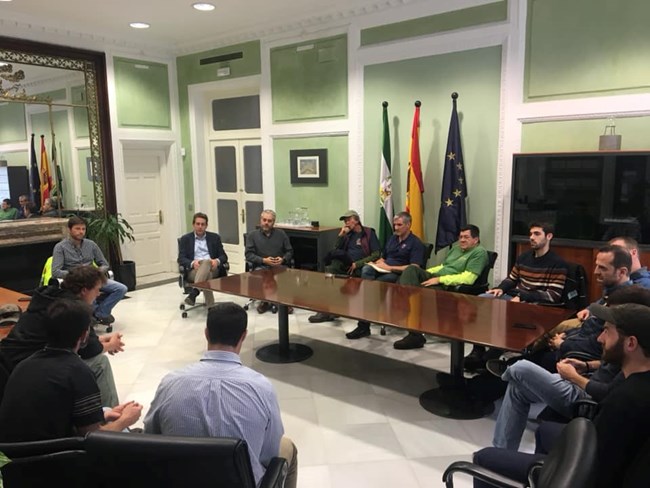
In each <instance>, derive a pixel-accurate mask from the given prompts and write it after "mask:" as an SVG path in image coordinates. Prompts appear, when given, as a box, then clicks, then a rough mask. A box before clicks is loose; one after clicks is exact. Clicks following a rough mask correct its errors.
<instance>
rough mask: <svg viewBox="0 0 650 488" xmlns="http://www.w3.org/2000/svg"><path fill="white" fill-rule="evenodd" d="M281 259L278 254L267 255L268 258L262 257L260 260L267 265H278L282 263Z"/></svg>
mask: <svg viewBox="0 0 650 488" xmlns="http://www.w3.org/2000/svg"><path fill="white" fill-rule="evenodd" d="M282 261H283V259H282V258H281V257H279V256H276V257H273V256H269V257H268V258H262V262H263V263H264V264H266V265H267V266H278V265H280V264H282Z"/></svg>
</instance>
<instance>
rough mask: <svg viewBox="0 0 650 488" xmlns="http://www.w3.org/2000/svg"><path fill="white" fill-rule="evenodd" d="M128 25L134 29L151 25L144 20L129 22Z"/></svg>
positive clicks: (146, 27)
mask: <svg viewBox="0 0 650 488" xmlns="http://www.w3.org/2000/svg"><path fill="white" fill-rule="evenodd" d="M129 25H130V26H131V27H133V28H134V29H148V28H149V27H151V26H150V25H149V24H147V23H146V22H131V23H130V24H129Z"/></svg>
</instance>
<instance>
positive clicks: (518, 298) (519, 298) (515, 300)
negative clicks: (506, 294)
mask: <svg viewBox="0 0 650 488" xmlns="http://www.w3.org/2000/svg"><path fill="white" fill-rule="evenodd" d="M510 301H511V302H514V303H519V302H521V297H520V296H519V295H517V296H516V297H512V299H511V300H510Z"/></svg>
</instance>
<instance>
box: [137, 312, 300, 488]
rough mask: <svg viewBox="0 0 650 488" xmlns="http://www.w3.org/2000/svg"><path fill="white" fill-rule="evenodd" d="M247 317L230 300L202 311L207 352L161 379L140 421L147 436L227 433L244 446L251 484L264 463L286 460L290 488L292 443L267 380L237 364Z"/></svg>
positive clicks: (292, 485)
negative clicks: (206, 311)
mask: <svg viewBox="0 0 650 488" xmlns="http://www.w3.org/2000/svg"><path fill="white" fill-rule="evenodd" d="M247 323H248V315H247V314H246V312H245V311H244V309H243V308H242V307H240V306H239V305H236V304H234V303H232V302H228V303H218V304H217V305H215V306H214V307H212V308H211V309H210V310H209V311H208V320H207V327H206V329H205V338H206V339H207V341H208V350H207V352H206V353H205V354H204V355H203V358H202V359H201V360H200V361H198V362H197V363H195V364H192V365H190V366H186V367H185V368H183V369H180V370H178V371H175V372H172V373H169V374H168V375H167V376H165V377H164V378H163V380H162V381H161V383H160V385H159V386H158V390H157V391H156V396H155V397H154V399H153V401H152V402H151V408H150V409H149V412H148V413H147V416H146V418H145V419H144V431H145V432H146V433H149V434H162V435H176V436H191V437H233V438H235V439H243V440H245V441H246V443H247V444H248V452H249V454H250V460H251V465H252V466H253V475H254V476H255V482H256V483H259V481H260V479H261V478H262V476H264V471H265V468H266V466H267V465H268V463H269V462H270V461H271V459H272V458H274V457H277V456H280V457H283V458H285V459H286V460H287V462H288V464H289V473H288V474H287V479H286V484H285V486H287V487H289V488H295V486H296V481H297V471H298V459H297V451H296V447H295V446H294V444H293V442H291V441H290V440H289V439H288V438H286V437H284V436H283V434H284V428H283V426H282V418H281V416H280V407H279V405H278V400H277V397H276V395H275V391H274V390H273V386H272V385H271V382H270V381H269V380H268V379H266V378H265V377H264V376H263V375H261V374H259V373H257V372H255V371H253V370H252V369H249V368H247V367H246V366H243V365H242V362H241V359H240V357H239V353H240V351H241V348H242V345H243V343H244V340H245V339H246V326H247Z"/></svg>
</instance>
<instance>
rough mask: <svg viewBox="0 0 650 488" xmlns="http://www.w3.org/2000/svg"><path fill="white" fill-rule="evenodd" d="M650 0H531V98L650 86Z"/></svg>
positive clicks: (528, 76) (528, 82)
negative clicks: (649, 56) (649, 20)
mask: <svg viewBox="0 0 650 488" xmlns="http://www.w3.org/2000/svg"><path fill="white" fill-rule="evenodd" d="M648 19H650V2H648V1H647V0H626V1H624V2H613V1H611V0H571V1H566V0H528V27H527V44H526V54H527V55H526V59H527V61H526V83H525V99H526V100H543V99H563V98H579V97H586V96H593V95H611V94H619V93H640V92H647V91H649V90H650V63H648V61H647V56H648V52H650V29H648Z"/></svg>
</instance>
